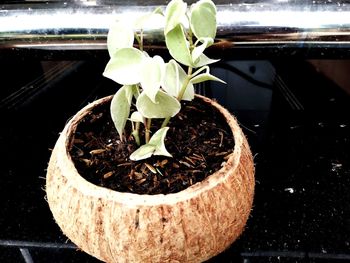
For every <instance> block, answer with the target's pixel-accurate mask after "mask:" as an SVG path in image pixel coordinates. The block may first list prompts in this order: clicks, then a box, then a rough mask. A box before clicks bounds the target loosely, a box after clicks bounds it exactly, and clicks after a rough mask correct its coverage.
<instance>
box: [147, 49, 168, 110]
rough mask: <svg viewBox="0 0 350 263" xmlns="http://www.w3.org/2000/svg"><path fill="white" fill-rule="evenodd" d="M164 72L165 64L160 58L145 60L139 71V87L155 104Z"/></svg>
mask: <svg viewBox="0 0 350 263" xmlns="http://www.w3.org/2000/svg"><path fill="white" fill-rule="evenodd" d="M164 71H165V64H164V61H163V59H162V58H161V57H160V56H155V57H153V58H150V57H148V58H145V59H144V62H143V65H142V71H141V87H142V89H143V91H144V92H145V93H146V94H147V96H148V97H149V98H150V99H151V100H152V102H154V103H155V98H156V95H157V93H158V91H159V89H160V85H161V83H162V80H163V76H164Z"/></svg>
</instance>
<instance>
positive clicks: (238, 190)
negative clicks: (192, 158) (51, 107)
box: [46, 96, 254, 262]
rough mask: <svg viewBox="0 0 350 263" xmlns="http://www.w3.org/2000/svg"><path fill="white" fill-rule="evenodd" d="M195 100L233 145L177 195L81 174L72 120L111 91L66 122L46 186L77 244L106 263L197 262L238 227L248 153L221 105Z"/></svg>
mask: <svg viewBox="0 0 350 263" xmlns="http://www.w3.org/2000/svg"><path fill="white" fill-rule="evenodd" d="M197 98H199V100H202V102H203V103H205V104H207V105H211V106H212V107H214V108H215V109H216V110H217V111H218V112H219V114H222V116H223V118H224V119H225V120H226V122H227V125H228V127H229V130H230V131H231V132H232V134H231V135H232V136H233V138H234V148H233V150H232V153H230V154H229V155H228V156H226V158H224V157H222V162H223V163H222V165H221V167H220V168H219V169H218V170H217V171H215V172H213V173H212V174H211V175H209V176H207V177H206V178H205V179H204V180H202V181H200V182H197V183H195V184H193V185H191V186H189V187H187V188H185V189H184V190H181V191H179V192H176V193H170V194H136V193H130V192H118V191H115V190H111V189H108V188H105V187H101V186H98V185H96V184H93V183H91V182H89V181H88V180H86V179H85V178H84V176H83V175H81V174H79V172H78V170H77V168H76V164H75V163H74V162H73V160H72V157H71V155H70V151H71V149H70V148H71V147H72V142H73V141H74V139H75V135H76V130H77V126H79V124H80V123H81V122H82V119H83V118H84V117H86V116H88V115H89V114H91V112H92V111H93V110H94V108H96V107H97V106H98V105H100V104H104V103H105V104H108V103H110V100H111V97H106V98H103V99H100V100H98V101H96V102H94V103H91V104H89V105H87V106H86V107H85V108H83V109H82V110H81V111H79V112H78V113H77V114H76V115H75V116H74V117H73V118H72V119H71V120H70V121H69V122H68V123H67V125H66V126H65V128H64V130H63V131H62V133H61V135H60V137H59V139H58V141H57V143H56V145H55V147H54V149H53V152H52V156H51V159H50V162H49V167H48V172H47V183H46V191H47V199H48V202H49V206H50V209H51V211H52V213H53V216H54V218H55V220H56V222H57V224H58V225H59V226H60V228H61V229H62V231H63V233H64V234H65V235H66V236H67V237H69V238H70V239H71V240H72V241H73V242H74V243H75V244H76V245H77V246H78V247H79V248H81V249H82V250H83V251H85V252H87V253H89V254H90V255H93V256H95V257H96V258H98V259H100V260H103V261H106V262H202V261H205V260H208V259H210V258H212V257H213V256H215V255H217V254H219V253H220V252H222V251H224V250H225V249H226V248H228V247H229V246H230V245H231V244H232V243H233V242H234V241H235V240H236V239H237V238H238V236H239V235H240V234H241V233H242V231H243V229H244V226H245V224H246V221H247V219H248V216H249V214H250V211H251V208H252V202H253V195H254V164H253V158H252V154H251V151H250V149H249V145H248V143H247V140H246V138H245V136H244V134H243V132H242V130H241V129H240V127H239V125H238V123H237V121H236V119H235V118H234V117H233V116H232V115H231V114H230V113H229V112H228V111H227V110H226V109H224V108H223V107H222V106H220V105H219V104H218V103H216V102H214V101H212V100H210V99H208V98H205V97H200V96H197ZM170 140H171V138H168V141H170ZM201 154H203V155H205V153H201ZM204 158H205V156H204ZM120 169H125V168H124V167H120Z"/></svg>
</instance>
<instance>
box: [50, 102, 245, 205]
mask: <svg viewBox="0 0 350 263" xmlns="http://www.w3.org/2000/svg"><path fill="white" fill-rule="evenodd" d="M112 96H113V95H111V96H107V97H104V98H101V99H98V100H96V101H94V102H92V103H90V104H88V105H87V106H85V107H84V108H82V109H81V110H80V111H79V112H77V113H76V114H75V115H74V116H73V117H72V119H70V121H69V122H68V123H67V124H66V126H65V128H64V130H63V131H62V133H61V136H60V139H59V140H58V142H57V146H58V148H60V147H62V148H63V149H62V148H61V149H60V150H58V151H57V161H58V163H65V165H64V167H61V168H62V174H63V175H64V176H65V177H66V178H67V179H68V181H69V182H70V184H72V186H73V187H74V188H76V189H77V190H79V191H81V192H82V193H83V194H85V195H89V196H94V197H96V198H104V199H109V200H114V201H115V202H118V203H124V204H127V205H128V206H139V205H143V206H145V205H146V206H147V205H148V206H154V205H157V204H158V205H160V204H174V203H177V202H181V201H186V200H190V199H192V198H193V197H195V196H198V195H201V194H202V193H203V192H206V191H208V190H210V189H212V188H215V187H216V186H217V185H218V184H224V183H225V181H227V178H228V177H229V176H232V174H236V173H235V170H236V169H237V166H238V164H239V161H240V157H241V151H242V144H243V142H244V139H243V138H244V135H243V132H242V131H241V129H240V127H239V125H238V123H237V120H236V119H235V117H233V116H232V115H231V114H230V113H229V112H228V110H226V109H225V108H224V107H222V106H221V105H220V104H218V103H217V102H215V101H213V100H211V99H209V98H207V97H204V96H200V95H196V97H198V98H201V99H202V100H203V101H204V102H206V103H208V104H211V105H212V106H214V107H215V108H216V109H217V110H218V111H219V112H221V114H222V115H223V116H224V118H225V119H226V121H227V124H228V125H229V127H230V128H231V131H232V136H233V137H234V142H235V145H234V150H233V152H232V153H231V154H230V157H229V158H228V160H227V161H226V163H225V164H224V165H223V166H222V167H221V168H220V169H219V170H217V171H216V172H214V173H213V174H211V175H209V176H208V177H206V178H205V179H204V180H203V181H201V182H197V183H196V184H194V185H191V186H189V187H188V188H186V189H184V190H182V191H180V192H177V193H170V194H155V195H147V194H136V193H127V192H117V191H115V190H111V189H109V188H105V187H102V186H98V185H95V184H93V183H91V182H89V181H87V180H86V179H85V178H83V177H82V176H80V174H79V172H78V171H77V169H76V168H75V166H74V163H73V161H72V159H71V156H70V154H69V152H68V148H69V143H70V141H71V140H70V138H71V136H72V133H74V132H75V130H76V127H77V125H78V123H79V121H80V120H81V118H82V117H84V116H85V115H86V114H88V113H89V112H90V110H91V109H92V108H93V107H94V106H95V105H97V104H100V103H107V102H108V101H109V100H111V98H112ZM55 148H56V146H55ZM62 151H63V152H64V154H61V153H62ZM61 158H63V159H61ZM59 159H61V160H59Z"/></svg>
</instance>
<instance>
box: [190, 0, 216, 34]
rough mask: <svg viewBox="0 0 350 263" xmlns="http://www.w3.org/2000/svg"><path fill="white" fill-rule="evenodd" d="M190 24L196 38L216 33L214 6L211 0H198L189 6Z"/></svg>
mask: <svg viewBox="0 0 350 263" xmlns="http://www.w3.org/2000/svg"><path fill="white" fill-rule="evenodd" d="M190 25H191V30H192V32H193V34H194V35H195V36H196V38H197V39H200V38H204V37H209V38H212V39H214V38H215V35H216V7H215V4H214V3H213V2H212V1H211V0H200V1H198V2H197V3H195V4H194V5H193V6H192V8H191V15H190Z"/></svg>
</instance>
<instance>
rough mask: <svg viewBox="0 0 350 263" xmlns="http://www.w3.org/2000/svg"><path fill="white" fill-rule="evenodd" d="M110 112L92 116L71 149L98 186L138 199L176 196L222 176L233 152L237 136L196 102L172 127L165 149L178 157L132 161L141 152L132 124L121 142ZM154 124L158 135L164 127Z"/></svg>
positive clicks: (81, 125)
mask: <svg viewBox="0 0 350 263" xmlns="http://www.w3.org/2000/svg"><path fill="white" fill-rule="evenodd" d="M109 106H110V103H109V102H108V103H105V104H103V105H100V106H97V107H95V108H94V109H93V111H91V112H90V113H89V114H87V115H86V116H85V117H84V118H83V120H82V121H81V122H80V123H79V124H78V126H77V130H76V132H75V135H74V136H73V138H71V143H70V145H71V149H70V154H71V156H72V159H73V162H74V163H75V166H76V168H77V170H78V172H79V173H80V174H81V175H82V176H83V177H84V178H85V179H86V180H88V181H89V182H91V183H94V184H96V185H99V186H103V187H107V188H110V189H113V190H116V191H119V192H130V193H137V194H168V193H176V192H179V191H181V190H183V189H185V188H187V187H189V186H191V185H193V184H195V183H197V182H200V181H202V180H204V179H205V178H206V177H207V176H209V175H210V174H212V173H214V172H215V171H217V170H219V169H220V168H221V167H222V165H223V163H224V162H225V161H226V160H227V159H228V156H229V155H230V154H231V153H232V152H233V148H234V139H233V137H232V132H231V130H230V128H229V126H228V125H227V123H226V122H225V120H224V118H223V117H222V115H221V113H219V112H218V111H217V110H216V109H214V108H213V107H211V106H210V105H208V104H206V103H203V102H202V101H201V100H200V99H197V98H196V99H195V100H194V101H192V102H184V103H182V109H181V111H180V113H178V114H177V115H176V116H175V117H174V118H172V119H171V121H170V123H169V124H168V126H169V127H170V129H169V131H168V133H167V137H166V140H165V146H166V148H167V150H168V151H169V152H170V153H171V155H172V156H173V157H164V156H152V157H151V158H148V159H145V160H140V161H131V160H130V159H129V156H130V154H131V153H132V152H134V151H135V150H136V149H137V148H138V146H137V145H136V143H135V141H134V138H133V136H131V135H130V133H131V131H130V130H131V123H130V122H129V123H127V128H126V140H123V141H121V140H120V138H119V135H118V134H117V131H116V129H115V127H114V124H113V122H112V120H111V117H110V114H109ZM153 123H154V124H155V125H152V127H151V131H153V132H155V131H156V130H157V127H160V125H161V121H160V120H159V121H153ZM141 138H142V139H143V136H142V137H141Z"/></svg>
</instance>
